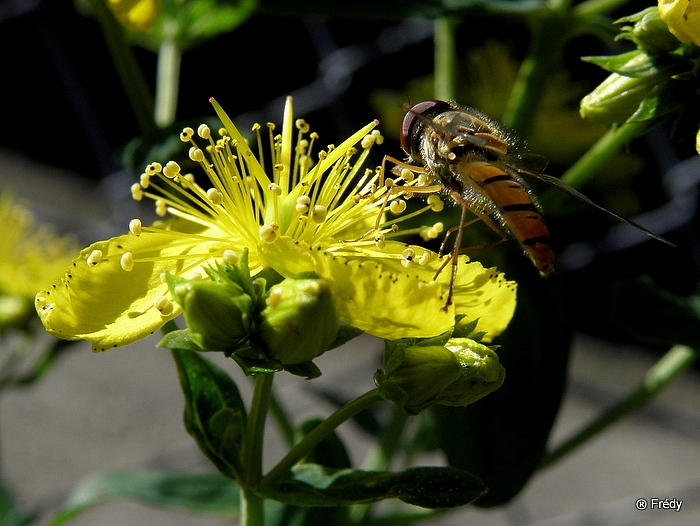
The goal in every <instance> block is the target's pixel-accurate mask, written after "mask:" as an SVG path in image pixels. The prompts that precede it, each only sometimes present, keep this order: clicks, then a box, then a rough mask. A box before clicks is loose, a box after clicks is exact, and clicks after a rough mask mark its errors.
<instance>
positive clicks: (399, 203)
mask: <svg viewBox="0 0 700 526" xmlns="http://www.w3.org/2000/svg"><path fill="white" fill-rule="evenodd" d="M389 210H391V213H392V214H400V213H402V212H403V211H405V210H406V201H404V200H403V199H395V200H394V201H392V202H391V204H390V205H389Z"/></svg>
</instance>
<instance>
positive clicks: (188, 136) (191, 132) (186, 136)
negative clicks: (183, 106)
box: [180, 126, 194, 142]
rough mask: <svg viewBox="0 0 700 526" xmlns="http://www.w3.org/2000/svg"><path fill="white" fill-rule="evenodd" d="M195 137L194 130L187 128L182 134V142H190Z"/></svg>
mask: <svg viewBox="0 0 700 526" xmlns="http://www.w3.org/2000/svg"><path fill="white" fill-rule="evenodd" d="M193 135H194V130H193V129H192V128H190V127H189V126H187V127H185V128H183V129H182V133H180V140H181V141H182V142H190V139H192V136H193Z"/></svg>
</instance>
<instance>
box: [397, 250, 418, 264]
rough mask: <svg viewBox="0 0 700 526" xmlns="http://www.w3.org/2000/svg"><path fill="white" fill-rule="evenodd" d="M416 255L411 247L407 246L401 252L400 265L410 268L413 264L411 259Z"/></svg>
mask: <svg viewBox="0 0 700 526" xmlns="http://www.w3.org/2000/svg"><path fill="white" fill-rule="evenodd" d="M415 257H416V251H415V250H413V249H412V248H407V249H405V250H404V251H403V252H401V266H402V267H403V268H411V267H412V266H413V260H414V259H415Z"/></svg>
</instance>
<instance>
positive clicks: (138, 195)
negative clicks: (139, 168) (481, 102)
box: [131, 183, 143, 201]
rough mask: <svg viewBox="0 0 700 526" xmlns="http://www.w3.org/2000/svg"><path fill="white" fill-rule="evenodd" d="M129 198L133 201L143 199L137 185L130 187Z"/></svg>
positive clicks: (139, 187) (141, 190)
mask: <svg viewBox="0 0 700 526" xmlns="http://www.w3.org/2000/svg"><path fill="white" fill-rule="evenodd" d="M131 198H132V199H133V200H134V201H141V199H143V189H142V188H141V185H140V184H139V183H134V184H132V185H131Z"/></svg>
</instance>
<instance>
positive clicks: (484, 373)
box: [374, 338, 505, 414]
mask: <svg viewBox="0 0 700 526" xmlns="http://www.w3.org/2000/svg"><path fill="white" fill-rule="evenodd" d="M504 375H505V370H504V369H503V367H502V366H501V364H500V362H499V360H498V356H497V355H496V353H495V352H494V351H492V350H491V349H489V348H488V347H486V346H484V345H482V344H479V343H477V342H475V341H473V340H470V339H468V338H455V339H451V340H449V341H448V342H447V344H446V345H445V346H444V347H443V346H437V345H431V346H420V345H414V346H406V345H405V344H400V343H399V344H396V343H394V342H387V348H386V350H385V352H384V370H383V371H379V372H377V373H376V374H375V375H374V382H375V384H376V385H377V388H378V389H379V392H380V393H381V394H382V396H384V398H386V399H389V400H392V401H393V402H394V403H396V404H397V405H399V406H401V407H402V408H403V409H404V411H406V412H407V413H409V414H418V413H419V412H420V411H422V410H423V409H425V408H427V407H430V406H431V405H434V404H442V405H450V406H464V405H467V404H470V403H472V402H474V401H476V400H478V399H480V398H482V397H484V396H486V395H487V394H488V393H490V392H491V391H494V390H495V389H497V388H498V387H500V385H501V384H502V383H503V378H504Z"/></svg>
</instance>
